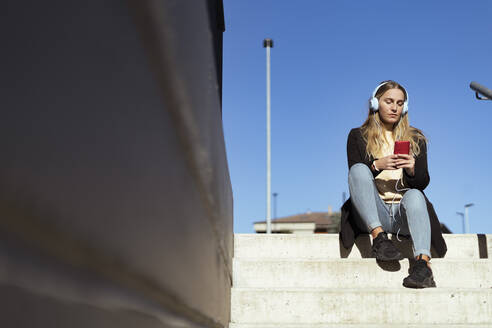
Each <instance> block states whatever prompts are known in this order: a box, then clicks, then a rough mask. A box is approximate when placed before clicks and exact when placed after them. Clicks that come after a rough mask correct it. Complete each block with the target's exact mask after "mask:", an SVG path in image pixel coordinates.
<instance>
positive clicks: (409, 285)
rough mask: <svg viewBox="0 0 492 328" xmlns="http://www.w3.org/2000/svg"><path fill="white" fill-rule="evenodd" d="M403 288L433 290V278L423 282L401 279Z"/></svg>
mask: <svg viewBox="0 0 492 328" xmlns="http://www.w3.org/2000/svg"><path fill="white" fill-rule="evenodd" d="M403 286H404V287H407V288H435V287H436V282H435V281H434V279H433V277H430V278H426V279H425V280H424V281H423V282H418V281H413V280H410V279H407V278H405V279H403Z"/></svg>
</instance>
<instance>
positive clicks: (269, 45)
mask: <svg viewBox="0 0 492 328" xmlns="http://www.w3.org/2000/svg"><path fill="white" fill-rule="evenodd" d="M263 47H264V48H266V107H267V108H266V125H267V126H266V129H267V140H266V143H267V178H266V179H267V188H266V189H267V190H266V197H267V200H266V203H267V209H266V221H267V231H266V232H267V233H272V207H271V189H272V187H271V137H270V48H273V40H272V39H265V40H263Z"/></svg>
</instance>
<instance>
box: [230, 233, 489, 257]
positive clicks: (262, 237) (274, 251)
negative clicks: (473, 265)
mask: <svg viewBox="0 0 492 328" xmlns="http://www.w3.org/2000/svg"><path fill="white" fill-rule="evenodd" d="M400 239H401V240H402V241H401V242H399V241H397V240H396V236H393V241H394V242H395V244H396V245H397V246H398V247H399V248H400V250H401V251H402V252H403V254H404V255H405V256H406V257H408V258H413V253H412V242H411V240H410V239H408V238H402V237H401V236H400ZM444 239H445V240H446V244H447V246H448V252H447V254H446V257H445V258H446V259H452V258H455V259H458V258H462V259H470V258H474V259H478V258H489V254H490V257H492V235H476V234H444ZM371 244H372V238H371V237H370V235H361V236H359V238H357V240H356V243H355V245H354V246H353V247H352V249H345V248H344V247H343V246H342V245H341V244H340V242H339V239H338V234H312V235H295V234H234V257H235V258H260V257H265V258H277V259H281V258H285V259H287V258H306V259H330V258H371V257H372V252H371Z"/></svg>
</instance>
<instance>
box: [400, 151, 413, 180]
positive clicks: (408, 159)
mask: <svg viewBox="0 0 492 328" xmlns="http://www.w3.org/2000/svg"><path fill="white" fill-rule="evenodd" d="M396 168H397V169H399V168H404V169H405V171H406V172H407V174H408V175H410V176H414V175H415V158H414V157H413V156H412V155H407V154H398V159H397V160H396Z"/></svg>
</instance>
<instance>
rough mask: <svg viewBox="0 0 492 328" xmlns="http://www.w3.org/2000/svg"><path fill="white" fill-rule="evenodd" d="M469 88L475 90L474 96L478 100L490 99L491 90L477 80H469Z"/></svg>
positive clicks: (491, 96) (491, 98)
mask: <svg viewBox="0 0 492 328" xmlns="http://www.w3.org/2000/svg"><path fill="white" fill-rule="evenodd" d="M470 89H472V90H473V91H475V97H476V98H477V99H478V100H492V90H490V89H489V88H487V87H485V86H483V85H481V84H479V83H477V82H471V83H470Z"/></svg>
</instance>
